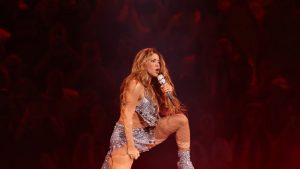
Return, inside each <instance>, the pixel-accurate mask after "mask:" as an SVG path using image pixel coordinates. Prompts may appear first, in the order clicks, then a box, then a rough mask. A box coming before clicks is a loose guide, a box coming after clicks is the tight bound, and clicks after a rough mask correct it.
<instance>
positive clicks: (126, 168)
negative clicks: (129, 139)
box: [109, 145, 133, 169]
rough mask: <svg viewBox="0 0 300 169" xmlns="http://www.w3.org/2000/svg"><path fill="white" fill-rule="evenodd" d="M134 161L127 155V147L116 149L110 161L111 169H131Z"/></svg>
mask: <svg viewBox="0 0 300 169" xmlns="http://www.w3.org/2000/svg"><path fill="white" fill-rule="evenodd" d="M132 163H133V160H132V159H131V158H130V157H129V156H128V154H127V146H126V145H124V146H123V147H121V148H117V149H114V150H113V151H112V153H111V158H110V160H109V169H130V168H131V166H132Z"/></svg>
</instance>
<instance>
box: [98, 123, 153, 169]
mask: <svg viewBox="0 0 300 169" xmlns="http://www.w3.org/2000/svg"><path fill="white" fill-rule="evenodd" d="M132 132H133V141H134V145H135V147H136V148H137V149H138V150H139V151H140V152H141V153H142V152H145V151H148V150H149V148H148V145H150V144H154V143H155V139H154V131H153V128H134V129H133V130H132ZM125 144H127V140H126V136H125V131H124V125H122V124H119V123H116V125H115V127H114V131H113V133H112V135H111V138H110V150H109V151H108V153H107V155H106V157H105V161H104V163H103V164H102V167H101V169H109V168H108V162H109V160H110V157H111V152H112V151H113V150H114V149H116V148H121V147H122V146H123V145H125Z"/></svg>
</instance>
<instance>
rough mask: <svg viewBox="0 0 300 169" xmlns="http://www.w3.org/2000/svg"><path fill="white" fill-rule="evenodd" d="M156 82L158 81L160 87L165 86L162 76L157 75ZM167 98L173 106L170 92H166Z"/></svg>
mask: <svg viewBox="0 0 300 169" xmlns="http://www.w3.org/2000/svg"><path fill="white" fill-rule="evenodd" d="M157 80H158V83H159V84H160V85H164V84H166V79H165V77H164V75H162V74H159V75H158V76H157ZM167 97H168V98H169V100H170V101H171V102H172V104H173V105H175V104H174V102H173V96H172V94H171V92H170V91H168V92H167Z"/></svg>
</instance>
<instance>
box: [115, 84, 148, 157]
mask: <svg viewBox="0 0 300 169" xmlns="http://www.w3.org/2000/svg"><path fill="white" fill-rule="evenodd" d="M127 85H128V86H127V87H125V89H124V90H126V91H125V92H124V95H123V97H124V99H123V100H122V104H121V119H122V121H123V123H124V126H125V135H126V140H127V153H128V155H129V156H130V157H131V158H134V159H137V158H138V157H139V155H140V154H139V151H138V150H137V149H136V147H135V146H134V141H133V132H132V128H133V127H132V125H133V114H134V113H135V108H136V106H137V104H138V102H139V98H140V96H141V93H143V90H144V87H143V85H142V84H141V83H139V82H138V81H136V80H131V81H130V82H129V83H128V84H127Z"/></svg>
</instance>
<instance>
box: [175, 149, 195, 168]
mask: <svg viewBox="0 0 300 169" xmlns="http://www.w3.org/2000/svg"><path fill="white" fill-rule="evenodd" d="M178 157H179V161H178V162H177V167H178V169H194V166H193V164H192V162H191V155H190V151H189V150H184V151H181V150H179V151H178Z"/></svg>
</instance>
